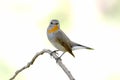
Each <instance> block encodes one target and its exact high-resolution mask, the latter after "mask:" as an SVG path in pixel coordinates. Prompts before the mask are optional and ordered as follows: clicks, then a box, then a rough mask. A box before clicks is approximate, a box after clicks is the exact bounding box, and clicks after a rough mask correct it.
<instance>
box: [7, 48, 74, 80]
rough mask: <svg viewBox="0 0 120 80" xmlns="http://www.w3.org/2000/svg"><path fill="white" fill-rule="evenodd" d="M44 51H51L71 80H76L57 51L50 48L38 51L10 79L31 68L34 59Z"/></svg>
mask: <svg viewBox="0 0 120 80" xmlns="http://www.w3.org/2000/svg"><path fill="white" fill-rule="evenodd" d="M44 53H49V54H50V55H51V56H53V58H54V59H55V60H56V62H57V63H58V65H59V66H60V67H61V68H62V69H63V71H64V72H65V73H66V74H67V76H68V77H69V79H70V80H75V79H74V78H73V76H72V74H71V73H70V71H69V70H68V69H67V68H66V67H65V65H64V64H63V63H62V60H61V58H59V57H58V56H57V55H56V54H57V53H56V52H55V51H51V50H48V49H44V50H43V51H41V52H39V53H37V54H36V55H35V56H34V57H33V58H32V60H31V61H30V62H29V63H28V64H27V65H26V66H24V67H22V68H21V69H19V70H17V71H16V72H15V74H14V75H13V76H12V77H11V78H10V79H9V80H13V79H15V77H16V76H17V75H18V74H19V73H20V72H21V71H23V70H24V69H26V68H29V67H30V66H31V65H32V64H33V63H34V61H35V60H36V58H37V57H38V56H39V55H42V54H44Z"/></svg>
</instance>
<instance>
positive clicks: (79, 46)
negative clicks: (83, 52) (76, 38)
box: [72, 42, 94, 50]
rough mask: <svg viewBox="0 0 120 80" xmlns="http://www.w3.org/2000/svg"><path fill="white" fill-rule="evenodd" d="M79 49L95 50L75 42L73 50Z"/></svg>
mask: <svg viewBox="0 0 120 80" xmlns="http://www.w3.org/2000/svg"><path fill="white" fill-rule="evenodd" d="M77 49H89V50H94V49H93V48H90V47H87V46H84V45H80V44H77V43H74V42H73V45H72V50H77Z"/></svg>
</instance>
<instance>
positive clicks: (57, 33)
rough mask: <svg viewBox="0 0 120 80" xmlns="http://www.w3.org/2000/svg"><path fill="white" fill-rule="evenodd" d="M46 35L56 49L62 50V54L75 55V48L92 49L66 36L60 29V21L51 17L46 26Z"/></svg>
mask: <svg viewBox="0 0 120 80" xmlns="http://www.w3.org/2000/svg"><path fill="white" fill-rule="evenodd" d="M47 37H48V40H49V41H50V42H51V43H52V45H53V46H54V47H55V48H57V49H58V50H56V51H62V52H63V54H64V53H66V52H68V53H70V54H71V55H72V56H73V57H75V55H74V54H73V50H76V49H88V50H93V48H90V47H87V46H84V45H81V44H78V43H75V42H73V41H71V40H70V39H69V38H68V37H67V35H66V34H65V33H64V32H63V31H62V30H61V29H60V23H59V21H58V20H57V19H53V20H51V21H50V24H49V26H48V28H47ZM63 54H62V55H63ZM62 55H61V56H62ZM61 56H60V57H61Z"/></svg>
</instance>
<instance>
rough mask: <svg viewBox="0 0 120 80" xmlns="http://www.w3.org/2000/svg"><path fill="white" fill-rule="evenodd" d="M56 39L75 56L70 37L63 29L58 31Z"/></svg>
mask: <svg viewBox="0 0 120 80" xmlns="http://www.w3.org/2000/svg"><path fill="white" fill-rule="evenodd" d="M56 40H57V41H58V42H59V43H60V44H61V45H62V46H63V47H64V48H65V49H66V51H68V52H69V53H70V54H71V55H72V56H73V57H74V54H73V53H72V47H71V44H70V39H69V38H68V37H67V36H66V35H65V33H64V32H62V31H61V30H60V31H58V32H57V33H56Z"/></svg>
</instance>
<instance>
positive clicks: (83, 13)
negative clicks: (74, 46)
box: [0, 0, 120, 80]
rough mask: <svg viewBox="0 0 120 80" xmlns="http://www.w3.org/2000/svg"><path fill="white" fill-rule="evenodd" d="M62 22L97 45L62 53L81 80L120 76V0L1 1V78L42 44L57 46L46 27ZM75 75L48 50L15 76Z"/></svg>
mask: <svg viewBox="0 0 120 80" xmlns="http://www.w3.org/2000/svg"><path fill="white" fill-rule="evenodd" d="M51 19H58V20H59V21H60V25H61V29H62V30H63V31H64V32H65V33H66V34H67V35H68V36H69V38H70V39H71V40H73V41H75V42H78V43H80V44H83V45H86V46H89V47H92V48H94V49H95V50H93V51H89V50H76V51H73V52H74V54H75V56H76V57H75V58H73V57H72V56H71V55H70V54H68V53H66V54H65V55H64V56H63V57H62V59H63V60H62V61H63V63H64V64H65V65H66V67H68V69H69V70H70V71H71V73H72V74H73V76H74V77H75V79H76V80H88V79H89V80H120V1H119V0H0V80H8V79H9V78H10V77H11V76H12V75H13V74H14V72H15V71H16V70H18V69H20V68H21V67H23V66H24V65H26V64H27V62H29V61H30V60H31V58H32V57H33V56H34V55H35V54H36V53H37V52H39V51H41V50H42V49H51V50H55V48H54V47H53V46H52V45H51V44H50V43H49V41H48V39H47V36H46V29H47V27H48V25H49V22H50V20H51ZM41 79H43V80H69V79H68V77H67V76H66V74H65V73H64V72H63V71H62V69H61V68H60V67H59V66H58V65H57V64H56V62H55V60H54V59H53V58H51V57H50V56H49V55H48V54H44V55H42V56H40V57H39V58H38V59H37V60H36V61H35V63H34V65H33V66H31V67H30V68H29V69H26V70H24V71H23V72H21V73H20V74H19V75H18V76H17V77H16V78H15V80H41Z"/></svg>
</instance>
